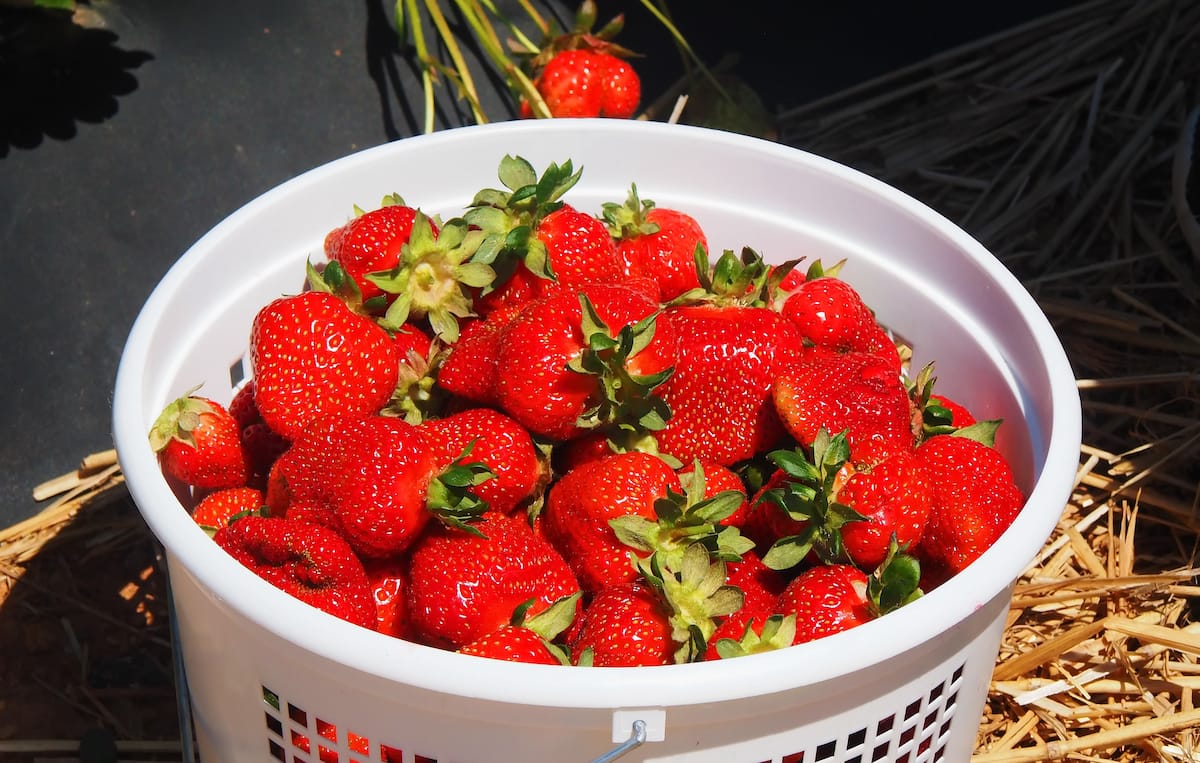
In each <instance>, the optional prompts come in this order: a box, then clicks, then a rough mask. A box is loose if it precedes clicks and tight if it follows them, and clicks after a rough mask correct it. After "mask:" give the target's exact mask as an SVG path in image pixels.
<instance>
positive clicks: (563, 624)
mask: <svg viewBox="0 0 1200 763" xmlns="http://www.w3.org/2000/svg"><path fill="white" fill-rule="evenodd" d="M579 598H580V595H579V594H574V595H572V596H567V597H564V598H562V599H559V600H558V601H556V602H554V604H552V605H551V606H550V607H549V608H548V609H545V610H543V611H542V612H539V613H538V614H537V615H534V616H533V617H526V616H525V610H526V607H525V606H521V607H518V608H517V612H516V613H515V614H514V615H513V619H512V622H511V623H509V624H507V625H502V626H500V627H499V628H497V629H496V630H494V631H492V632H491V633H489V634H487V635H486V636H482V637H481V638H478V639H475V640H474V641H472V642H471V643H469V644H467V645H466V646H463V647H462V648H461V649H459V650H458V651H459V653H461V654H470V655H474V656H476V657H488V658H490V659H493V660H507V661H509V662H525V663H532V664H535V665H569V664H570V653H569V652H568V651H567V650H566V649H565V648H563V647H561V646H559V645H558V644H555V643H553V642H554V639H555V638H557V637H558V636H559V634H561V633H562V632H563V631H565V630H567V628H569V627H570V625H571V624H572V622H573V621H574V620H575V615H576V613H577V612H578V611H579Z"/></svg>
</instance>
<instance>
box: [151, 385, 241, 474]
mask: <svg viewBox="0 0 1200 763" xmlns="http://www.w3.org/2000/svg"><path fill="white" fill-rule="evenodd" d="M149 439H150V447H151V448H152V449H153V450H154V452H155V453H157V454H158V459H159V462H160V463H161V464H162V468H163V469H164V470H165V471H166V472H167V474H169V475H171V476H172V477H174V478H175V479H177V480H179V481H180V482H183V483H185V484H187V485H190V486H192V487H199V488H225V487H242V486H243V485H245V484H246V481H247V479H248V478H249V476H250V475H249V469H248V468H247V464H246V454H245V451H243V450H242V441H241V433H240V430H239V428H238V425H237V421H235V420H234V418H233V416H232V415H230V413H229V411H228V410H227V409H226V408H225V407H224V406H222V405H221V404H220V403H218V402H216V401H214V400H209V399H208V398H205V397H197V396H193V395H191V394H190V393H189V394H187V395H184V396H183V397H180V398H178V399H176V400H174V401H173V402H171V403H169V404H168V405H167V406H166V407H165V408H164V409H163V411H162V413H160V414H159V416H158V418H157V419H156V420H155V421H154V426H153V427H152V428H151V429H150V434H149Z"/></svg>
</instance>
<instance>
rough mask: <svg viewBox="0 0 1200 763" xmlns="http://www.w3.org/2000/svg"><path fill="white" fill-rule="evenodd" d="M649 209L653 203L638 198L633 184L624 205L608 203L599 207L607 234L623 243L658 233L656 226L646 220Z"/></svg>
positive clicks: (652, 206) (635, 186) (652, 207)
mask: <svg viewBox="0 0 1200 763" xmlns="http://www.w3.org/2000/svg"><path fill="white" fill-rule="evenodd" d="M651 209H654V202H653V201H650V200H649V199H641V198H638V192H637V185H636V184H635V185H631V186H630V187H629V196H628V197H627V198H626V199H625V203H624V204H617V203H616V202H613V201H608V202H605V203H604V204H603V205H601V216H602V217H603V219H604V224H605V226H606V227H607V228H608V232H609V234H610V235H611V236H612V237H613V238H615V239H618V240H622V241H623V240H626V239H631V238H637V237H638V236H648V235H650V234H651V233H658V231H659V226H658V224H657V223H652V222H649V221H648V220H646V213H647V212H649V211H650V210H651Z"/></svg>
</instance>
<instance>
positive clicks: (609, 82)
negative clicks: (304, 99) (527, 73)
mask: <svg viewBox="0 0 1200 763" xmlns="http://www.w3.org/2000/svg"><path fill="white" fill-rule="evenodd" d="M534 85H535V86H536V87H537V90H538V93H539V94H541V96H542V100H544V101H545V102H546V106H547V107H548V108H549V109H550V115H551V116H554V117H614V118H618V119H627V118H629V117H632V116H633V114H634V113H635V112H636V111H637V107H638V103H639V102H640V101H641V96H642V85H641V78H640V77H638V74H637V72H636V71H634V69H633V67H632V66H630V65H629V63H628V62H627V61H623V60H622V59H620V58H617V57H616V56H613V55H611V54H609V53H603V52H599V51H595V50H584V49H577V50H564V51H561V52H559V53H557V54H555V55H554V57H552V58H551V59H550V61H549V62H548V63H547V64H546V66H545V68H543V69H542V71H541V73H540V74H539V75H538V77H537V79H536V80H535V81H534Z"/></svg>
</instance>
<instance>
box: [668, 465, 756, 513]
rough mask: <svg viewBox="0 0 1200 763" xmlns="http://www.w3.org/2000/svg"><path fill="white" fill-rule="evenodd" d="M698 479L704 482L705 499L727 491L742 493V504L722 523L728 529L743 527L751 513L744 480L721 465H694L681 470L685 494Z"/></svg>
mask: <svg viewBox="0 0 1200 763" xmlns="http://www.w3.org/2000/svg"><path fill="white" fill-rule="evenodd" d="M697 478H699V479H701V480H703V481H704V497H705V498H713V497H714V496H716V495H718V494H720V493H723V492H726V491H733V492H735V493H740V494H741V497H742V502H741V503H740V504H739V505H738V507H737V508H736V509H734V510H733V513H731V514H730V515H729V516H727V517H725V518H723V519H721V520H720V523H721V524H722V525H726V526H728V527H741V526H742V525H744V524H745V523H746V516H747V515H748V514H749V513H750V499H749V498H747V497H746V486H745V485H744V484H742V479H741V477H738V476H737V473H736V472H734V471H733V470H732V469H729V468H727V467H724V466H721V465H720V464H694V465H692V466H689V467H686V468H683V469H680V470H679V482H680V484H681V485H682V486H683V489H684V491H685V492H686V491H687V490H688V487H689V486H690V485H691V483H692V480H693V479H697Z"/></svg>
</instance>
